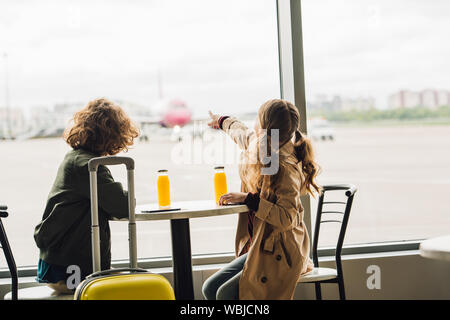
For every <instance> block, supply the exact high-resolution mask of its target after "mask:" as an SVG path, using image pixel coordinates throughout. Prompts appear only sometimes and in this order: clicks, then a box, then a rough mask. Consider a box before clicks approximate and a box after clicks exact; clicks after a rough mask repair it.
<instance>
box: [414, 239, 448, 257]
mask: <svg viewBox="0 0 450 320" xmlns="http://www.w3.org/2000/svg"><path fill="white" fill-rule="evenodd" d="M420 255H421V256H422V257H425V258H430V259H439V260H447V261H450V235H448V236H443V237H437V238H431V239H428V240H425V241H422V243H421V244H420Z"/></svg>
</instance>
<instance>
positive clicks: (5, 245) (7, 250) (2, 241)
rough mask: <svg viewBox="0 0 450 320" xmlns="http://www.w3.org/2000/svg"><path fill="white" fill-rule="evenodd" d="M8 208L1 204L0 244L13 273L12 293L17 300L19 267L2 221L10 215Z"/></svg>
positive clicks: (10, 271) (12, 297) (12, 296)
mask: <svg viewBox="0 0 450 320" xmlns="http://www.w3.org/2000/svg"><path fill="white" fill-rule="evenodd" d="M6 210H8V207H7V206H5V205H0V245H1V247H2V249H3V253H4V255H5V259H6V263H7V264H8V269H9V273H10V274H11V293H10V294H11V299H13V300H17V291H18V277H17V267H16V262H15V261H14V257H13V254H12V251H11V247H10V246H9V241H8V237H7V236H6V232H5V228H4V227H3V222H2V218H7V217H8V212H6Z"/></svg>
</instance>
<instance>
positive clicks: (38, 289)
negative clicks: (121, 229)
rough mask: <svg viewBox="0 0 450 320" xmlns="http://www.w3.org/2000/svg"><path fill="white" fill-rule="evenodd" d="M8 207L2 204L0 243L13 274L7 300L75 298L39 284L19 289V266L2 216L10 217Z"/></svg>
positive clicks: (0, 206) (0, 210) (0, 207)
mask: <svg viewBox="0 0 450 320" xmlns="http://www.w3.org/2000/svg"><path fill="white" fill-rule="evenodd" d="M6 210H8V207H7V206H5V205H0V244H1V247H2V249H3V253H4V254H5V258H6V262H7V264H8V269H9V272H10V274H11V291H10V292H8V293H7V294H6V295H5V296H4V299H5V300H18V299H19V300H73V294H59V295H58V294H56V292H55V291H54V290H53V289H51V288H49V287H47V286H45V285H38V286H35V287H30V288H25V289H20V290H19V289H18V276H17V267H16V262H15V260H14V256H13V254H12V251H11V247H10V245H9V241H8V237H7V236H6V232H5V228H4V227H3V223H2V218H7V217H8V212H6Z"/></svg>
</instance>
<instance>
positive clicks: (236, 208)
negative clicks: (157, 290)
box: [136, 200, 248, 300]
mask: <svg viewBox="0 0 450 320" xmlns="http://www.w3.org/2000/svg"><path fill="white" fill-rule="evenodd" d="M171 207H172V208H174V209H179V210H176V211H162V212H151V213H148V212H146V211H153V210H158V206H157V204H146V205H139V206H136V221H153V220H170V231H171V237H172V259H173V278H174V290H175V298H176V299H178V300H193V299H194V284H193V280H192V253H191V235H190V230H189V219H191V218H202V217H213V216H221V215H227V214H235V213H240V212H247V211H248V207H247V206H246V205H243V204H238V205H226V206H218V205H216V203H215V202H214V201H209V200H206V201H203V200H202V201H183V202H174V203H172V206H171Z"/></svg>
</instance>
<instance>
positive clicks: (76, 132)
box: [64, 98, 139, 156]
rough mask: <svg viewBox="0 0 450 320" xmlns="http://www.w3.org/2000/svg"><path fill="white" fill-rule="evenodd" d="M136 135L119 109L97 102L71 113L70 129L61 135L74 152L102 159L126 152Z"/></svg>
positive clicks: (93, 101)
mask: <svg viewBox="0 0 450 320" xmlns="http://www.w3.org/2000/svg"><path fill="white" fill-rule="evenodd" d="M138 135H139V129H138V127H137V126H136V124H134V123H133V122H132V121H131V120H130V118H129V117H128V115H127V114H126V113H125V112H124V111H123V110H122V108H121V107H120V106H118V105H116V104H114V103H113V102H111V101H109V100H107V99H104V98H101V99H95V100H92V101H91V102H89V103H88V104H87V106H85V107H84V108H83V109H81V110H80V111H78V112H77V113H75V115H74V116H73V125H72V126H71V127H68V128H67V129H66V130H65V132H64V140H65V141H66V142H67V143H68V144H69V145H70V146H71V147H72V148H74V149H80V148H81V149H85V150H88V151H91V152H92V153H95V154H98V155H100V156H105V155H115V154H117V153H119V152H121V151H123V150H124V151H128V147H129V146H131V145H132V144H133V140H134V139H135V138H137V137H138Z"/></svg>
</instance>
